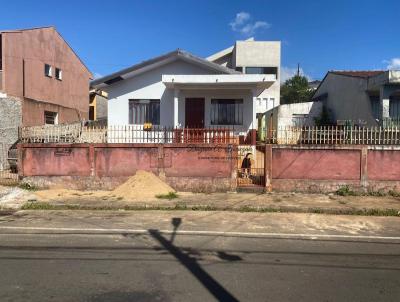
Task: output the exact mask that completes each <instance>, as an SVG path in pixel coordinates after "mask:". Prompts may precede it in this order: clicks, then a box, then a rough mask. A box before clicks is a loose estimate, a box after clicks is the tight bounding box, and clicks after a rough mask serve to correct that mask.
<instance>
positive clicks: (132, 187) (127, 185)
mask: <svg viewBox="0 0 400 302" xmlns="http://www.w3.org/2000/svg"><path fill="white" fill-rule="evenodd" d="M169 192H175V190H174V189H173V188H171V187H170V186H169V185H167V184H166V183H165V182H163V181H162V180H161V179H159V178H158V177H157V176H155V175H154V174H153V173H150V172H146V171H141V170H139V171H137V172H136V174H135V175H134V176H132V177H131V178H129V179H128V180H127V181H126V182H124V183H123V184H122V185H120V186H119V187H117V188H116V189H114V191H112V193H113V194H114V195H117V196H119V197H123V198H125V199H142V198H149V197H154V196H155V195H159V194H168V193H169Z"/></svg>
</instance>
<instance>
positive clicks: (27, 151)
mask: <svg viewBox="0 0 400 302" xmlns="http://www.w3.org/2000/svg"><path fill="white" fill-rule="evenodd" d="M19 148H20V149H19V150H20V158H21V160H20V162H19V173H20V175H21V176H23V177H28V178H29V179H30V180H31V181H35V178H36V181H38V182H40V181H41V182H42V183H43V179H47V181H46V183H47V184H49V183H52V182H53V183H54V182H57V180H60V179H63V180H65V178H63V177H74V178H70V179H69V183H68V181H66V182H65V184H64V186H67V187H79V188H89V187H91V186H92V187H93V186H94V188H96V187H95V186H96V185H98V184H99V183H100V182H102V184H103V185H104V187H105V188H110V189H111V188H112V187H115V186H117V185H118V184H120V183H121V182H123V181H125V180H126V178H127V177H129V176H132V175H134V174H135V173H136V171H137V170H145V171H149V172H153V173H155V174H156V175H159V176H160V177H162V178H165V179H166V181H167V182H169V183H170V184H171V185H172V186H173V187H174V188H175V189H177V190H190V191H221V190H222V191H224V190H225V191H226V190H231V189H232V188H234V186H235V176H236V174H235V172H236V170H235V167H236V157H235V156H233V152H234V151H233V149H232V148H228V146H215V145H197V146H190V145H173V144H170V145H164V146H160V145H156V144H137V145H135V144H120V145H118V144H113V145H107V144H92V145H87V144H75V145H56V144H54V145H52V144H43V145H41V144H32V145H27V144H25V145H19ZM72 182H73V183H72ZM216 184H218V186H217V185H216ZM97 189H98V187H97Z"/></svg>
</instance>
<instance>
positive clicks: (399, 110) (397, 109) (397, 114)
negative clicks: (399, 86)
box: [389, 96, 400, 119]
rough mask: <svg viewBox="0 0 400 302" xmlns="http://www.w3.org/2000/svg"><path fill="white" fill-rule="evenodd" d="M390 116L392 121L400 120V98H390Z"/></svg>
mask: <svg viewBox="0 0 400 302" xmlns="http://www.w3.org/2000/svg"><path fill="white" fill-rule="evenodd" d="M389 116H390V118H392V119H399V118H400V97H395V96H391V97H390V101H389Z"/></svg>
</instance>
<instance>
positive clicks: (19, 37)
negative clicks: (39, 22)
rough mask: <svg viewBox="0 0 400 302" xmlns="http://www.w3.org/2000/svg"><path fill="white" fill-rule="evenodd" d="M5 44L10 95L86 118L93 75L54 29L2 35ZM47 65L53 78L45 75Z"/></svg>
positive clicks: (5, 74) (5, 79) (6, 87)
mask: <svg viewBox="0 0 400 302" xmlns="http://www.w3.org/2000/svg"><path fill="white" fill-rule="evenodd" d="M2 45H3V54H2V59H3V90H4V91H5V92H6V93H7V95H10V96H16V97H20V98H21V99H23V98H27V99H30V100H34V101H40V102H42V103H48V104H52V105H56V106H61V107H63V108H69V109H74V110H78V111H80V112H81V114H82V115H83V116H84V117H86V116H87V112H88V104H87V102H88V96H89V79H90V77H91V73H90V72H89V71H88V70H87V68H86V67H85V66H84V65H83V63H82V62H81V61H80V60H79V58H78V57H77V56H76V55H75V53H74V52H73V50H72V49H71V48H70V47H69V46H68V44H67V43H66V42H65V41H64V40H63V38H62V37H61V36H60V35H59V34H58V33H57V31H56V30H55V29H54V28H53V27H50V28H40V29H34V30H25V31H15V32H5V33H2ZM44 64H50V65H51V66H52V69H53V71H52V74H53V77H52V78H50V77H46V76H45V75H44ZM56 67H58V68H61V70H62V80H61V81H60V80H57V79H55V77H54V74H55V68H56ZM30 109H32V108H31V107H30ZM23 110H25V109H23ZM38 110H39V109H38ZM43 114H44V113H43V111H42V112H40V115H43ZM60 118H61V119H63V118H62V117H61V116H60ZM42 120H43V119H42ZM73 120H74V121H75V120H76V115H75V118H74V119H73ZM23 123H24V124H25V119H24V120H23ZM33 123H34V124H40V123H39V122H36V121H35V122H34V121H32V120H29V121H27V123H26V124H27V125H32V124H33Z"/></svg>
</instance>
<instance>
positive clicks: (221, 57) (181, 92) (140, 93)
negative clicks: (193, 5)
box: [91, 40, 280, 137]
mask: <svg viewBox="0 0 400 302" xmlns="http://www.w3.org/2000/svg"><path fill="white" fill-rule="evenodd" d="M279 77H280V42H265V41H254V40H247V41H237V42H236V43H235V45H234V46H232V47H229V48H227V49H225V50H223V51H220V52H218V53H216V54H214V55H212V56H210V57H208V58H207V59H203V58H199V57H197V56H194V55H192V54H190V53H188V52H186V51H183V50H179V49H178V50H176V51H173V52H170V53H167V54H165V55H162V56H159V57H156V58H153V59H150V60H148V61H145V62H142V63H139V64H136V65H133V66H131V67H129V68H126V69H123V70H121V71H118V72H115V73H113V74H110V75H108V76H105V77H103V78H100V79H96V80H94V81H92V83H91V86H92V88H95V89H101V90H104V91H106V92H107V93H108V98H109V101H108V124H109V125H143V124H144V123H151V124H152V125H159V126H163V127H179V128H210V127H217V126H218V127H220V126H223V127H233V128H234V129H235V132H237V133H239V134H241V135H249V134H252V135H251V136H249V137H255V135H253V133H254V134H255V131H256V129H257V126H258V123H257V113H263V112H265V111H267V110H269V109H271V108H273V107H274V106H277V105H279V90H280V87H279V83H280V79H279Z"/></svg>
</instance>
